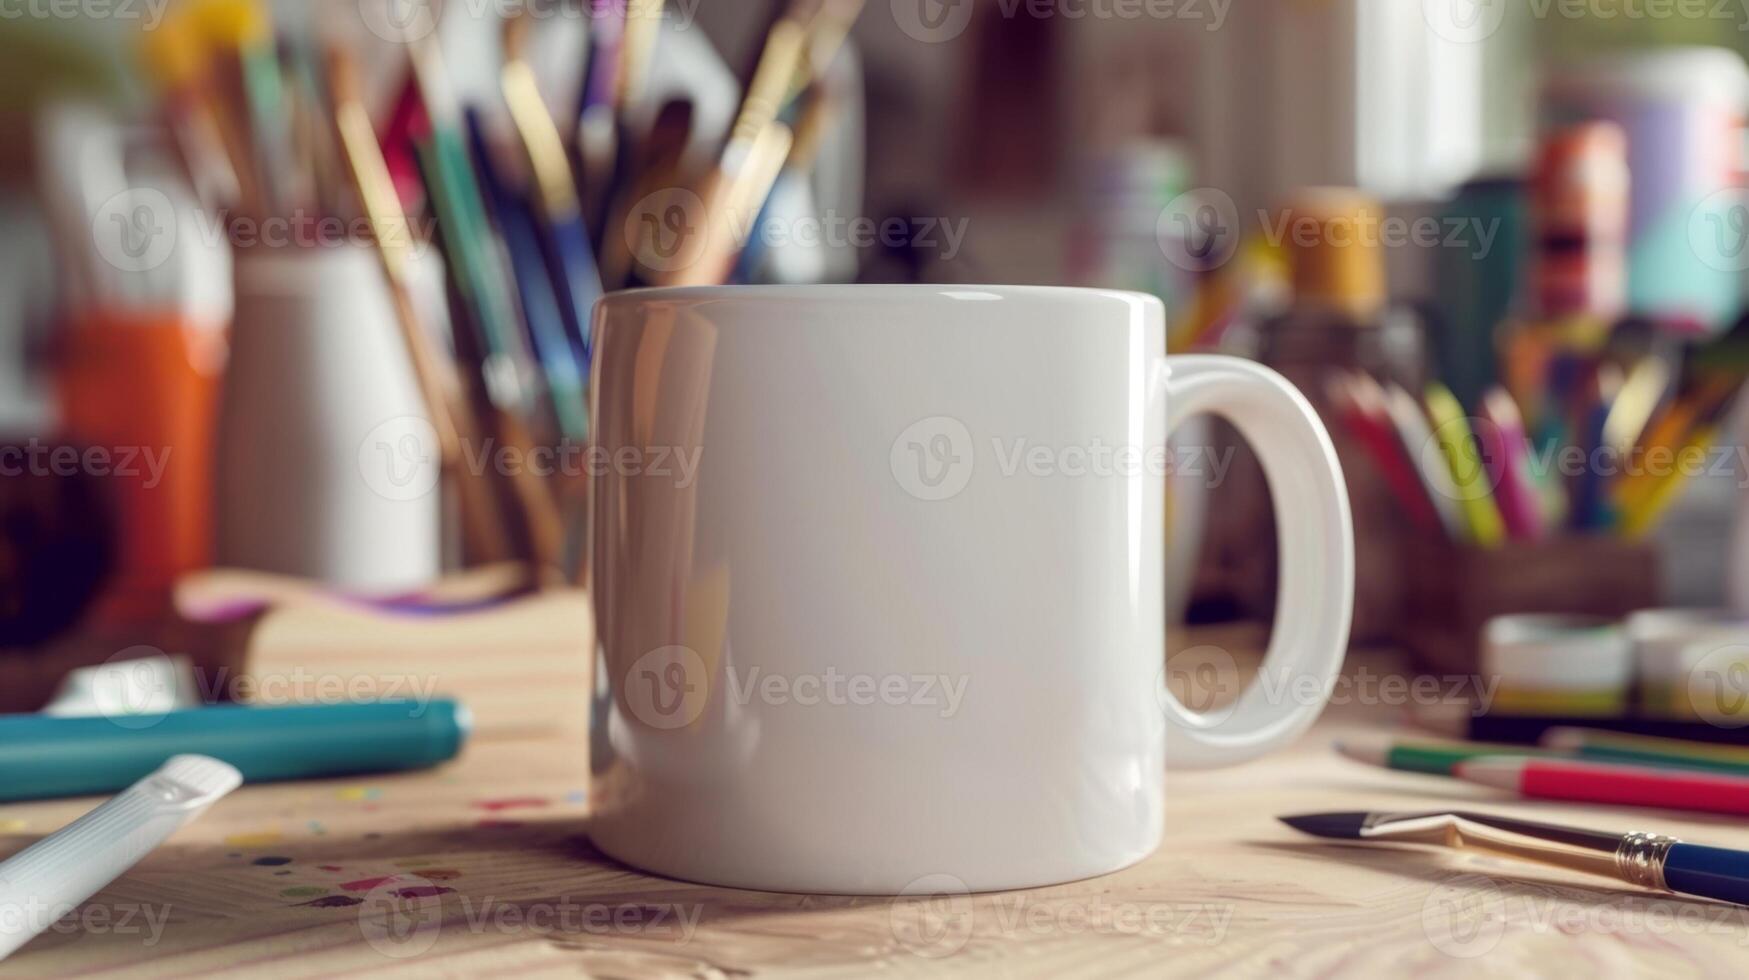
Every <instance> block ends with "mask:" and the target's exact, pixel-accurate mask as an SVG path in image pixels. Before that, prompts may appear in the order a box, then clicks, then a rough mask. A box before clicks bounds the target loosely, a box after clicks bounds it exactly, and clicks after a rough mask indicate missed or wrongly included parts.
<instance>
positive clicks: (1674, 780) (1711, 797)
mask: <svg viewBox="0 0 1749 980" xmlns="http://www.w3.org/2000/svg"><path fill="white" fill-rule="evenodd" d="M1453 775H1455V776H1457V778H1459V779H1462V780H1464V781H1465V782H1472V783H1477V784H1480V785H1483V786H1492V787H1495V788H1497V789H1503V790H1506V791H1508V792H1511V793H1516V794H1518V795H1520V796H1524V797H1527V798H1530V799H1539V800H1565V801H1568V802H1574V803H1607V804H1613V805H1617V806H1649V807H1662V808H1665V809H1672V810H1693V811H1696V812H1700V813H1726V814H1732V815H1736V816H1745V815H1749V777H1745V776H1733V775H1727V774H1724V773H1714V772H1698V771H1683V770H1673V769H1655V768H1652V767H1649V766H1636V765H1627V764H1623V763H1607V762H1589V761H1585V762H1579V761H1574V760H1571V759H1544V758H1532V757H1511V756H1491V757H1484V758H1480V759H1471V760H1467V761H1465V762H1460V763H1458V765H1457V767H1456V768H1455V769H1454V770H1453Z"/></svg>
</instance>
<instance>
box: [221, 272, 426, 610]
mask: <svg viewBox="0 0 1749 980" xmlns="http://www.w3.org/2000/svg"><path fill="white" fill-rule="evenodd" d="M218 488H219V495H218V514H217V544H218V560H219V562H220V564H221V565H224V566H227V567H232V568H242V569H252V570H256V571H265V572H276V573H279V574H282V575H294V576H300V577H305V578H310V579H314V580H316V581H320V582H326V583H329V584H335V585H346V586H351V587H356V588H363V589H383V590H391V589H402V588H409V587H412V586H416V585H422V584H424V583H426V582H429V581H431V580H433V579H435V578H437V577H438V576H439V575H440V574H441V573H442V569H443V564H442V559H443V547H442V511H441V505H440V497H439V494H440V488H439V486H438V461H437V447H436V436H435V434H434V431H433V429H432V426H431V422H430V418H429V415H428V414H427V412H426V408H425V404H424V400H423V398H422V397H421V394H420V390H419V387H418V385H417V384H416V382H415V380H414V376H413V367H412V362H411V360H410V358H409V356H408V354H407V350H406V347H405V345H404V344H403V342H402V340H401V337H400V334H399V333H398V330H397V327H396V319H395V310H394V306H393V303H392V301H391V298H390V295H389V290H388V285H387V283H386V282H385V280H384V278H383V273H382V270H381V268H380V267H379V266H378V262H377V258H376V256H375V255H374V254H372V252H371V250H370V249H369V248H368V247H367V246H364V245H360V244H355V243H346V244H335V243H330V244H326V245H308V246H294V247H283V248H268V247H258V248H254V249H244V250H240V251H239V252H238V255H237V315H236V327H235V331H234V338H233V341H232V354H231V367H230V371H229V373H228V374H227V376H226V379H225V388H224V413H223V415H222V416H221V422H220V426H219V442H218Z"/></svg>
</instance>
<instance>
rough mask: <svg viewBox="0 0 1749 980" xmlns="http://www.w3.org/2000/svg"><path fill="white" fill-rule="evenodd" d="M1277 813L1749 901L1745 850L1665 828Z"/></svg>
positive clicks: (1309, 825) (1370, 834)
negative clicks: (1616, 830) (1624, 830)
mask: <svg viewBox="0 0 1749 980" xmlns="http://www.w3.org/2000/svg"><path fill="white" fill-rule="evenodd" d="M1277 819H1278V820H1280V821H1281V822H1282V823H1285V824H1287V825H1288V826H1289V827H1292V828H1294V829H1295V830H1298V831H1300V832H1302V833H1306V834H1311V835H1312V836H1314V837H1324V838H1329V839H1331V840H1353V841H1367V842H1384V843H1396V844H1432V845H1435V846H1439V847H1448V848H1451V849H1453V850H1460V851H1470V852H1475V853H1481V854H1489V855H1494V856H1498V857H1506V858H1514V859H1517V860H1521V861H1532V862H1536V863H1538V864H1546V865H1551V866H1553V867H1557V868H1564V869H1566V870H1568V871H1578V872H1582V873H1585V874H1592V875H1598V876H1601V877H1605V878H1611V879H1614V880H1617V881H1624V882H1627V883H1628V884H1631V885H1638V886H1640V887H1642V888H1650V889H1652V890H1654V891H1661V892H1668V893H1672V894H1678V895H1691V896H1694V897H1696V898H1707V899H1713V900H1715V901H1721V902H1732V903H1735V904H1738V905H1744V904H1749V852H1744V851H1732V850H1727V849H1725V848H1720V847H1706V846H1704V845H1700V844H1688V843H1684V842H1682V841H1680V840H1677V839H1676V838H1674V837H1666V836H1664V835H1663V834H1648V833H1641V832H1638V831H1636V832H1634V833H1629V834H1609V833H1603V832H1600V831H1594V830H1581V829H1577V828H1573V827H1560V826H1556V825H1554V824H1544V823H1533V822H1531V821H1528V820H1512V819H1508V818H1505V817H1496V816H1491V815H1489V814H1485V813H1473V812H1467V811H1451V812H1435V813H1307V814H1301V815H1299V816H1292V817H1278V818H1277Z"/></svg>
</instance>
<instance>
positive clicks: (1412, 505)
mask: <svg viewBox="0 0 1749 980" xmlns="http://www.w3.org/2000/svg"><path fill="white" fill-rule="evenodd" d="M1327 397H1328V399H1329V402H1330V405H1331V406H1332V408H1333V409H1334V410H1335V412H1336V414H1337V416H1338V418H1340V419H1341V421H1342V422H1343V424H1344V425H1345V426H1346V427H1347V429H1348V430H1349V431H1350V432H1351V433H1353V434H1354V436H1355V438H1356V439H1357V440H1358V441H1359V442H1360V444H1361V445H1362V446H1364V447H1365V448H1366V450H1367V453H1368V455H1369V457H1370V458H1371V460H1372V462H1373V465H1374V466H1376V467H1377V468H1378V470H1379V473H1380V474H1381V475H1382V476H1383V477H1384V479H1385V482H1387V483H1388V484H1390V487H1391V492H1392V493H1393V494H1395V495H1396V499H1397V502H1398V504H1399V506H1401V507H1402V509H1403V512H1404V513H1405V514H1407V515H1408V516H1409V519H1410V521H1411V522H1412V523H1413V524H1414V525H1415V526H1416V528H1417V529H1419V530H1421V531H1425V532H1429V533H1433V534H1440V533H1443V532H1444V525H1443V524H1442V523H1441V520H1440V516H1439V512H1438V510H1437V509H1435V508H1434V506H1433V504H1432V503H1431V502H1430V501H1429V500H1428V497H1427V486H1426V484H1425V483H1424V482H1423V481H1422V479H1421V474H1420V471H1419V470H1418V469H1417V467H1416V464H1415V461H1414V460H1413V459H1411V458H1410V457H1409V454H1408V452H1407V450H1406V449H1405V448H1404V446H1403V443H1402V440H1401V439H1400V438H1399V437H1398V435H1397V430H1396V428H1395V426H1394V425H1393V424H1392V422H1391V417H1390V412H1389V410H1388V409H1387V408H1386V407H1385V394H1384V390H1383V389H1381V388H1380V387H1379V385H1378V382H1376V381H1374V380H1373V379H1372V377H1371V376H1370V375H1366V374H1361V373H1359V372H1356V373H1354V374H1347V375H1336V376H1333V377H1332V378H1331V379H1330V390H1329V392H1328V395H1327Z"/></svg>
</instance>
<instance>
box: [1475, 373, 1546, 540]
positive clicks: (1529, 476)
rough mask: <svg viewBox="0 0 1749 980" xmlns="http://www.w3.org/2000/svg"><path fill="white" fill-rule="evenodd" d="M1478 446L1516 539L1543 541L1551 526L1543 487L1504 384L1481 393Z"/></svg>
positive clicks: (1477, 434) (1496, 497) (1521, 423)
mask: <svg viewBox="0 0 1749 980" xmlns="http://www.w3.org/2000/svg"><path fill="white" fill-rule="evenodd" d="M1476 443H1477V449H1478V450H1479V451H1480V452H1481V454H1482V461H1483V462H1484V463H1485V464H1486V465H1487V467H1488V472H1489V475H1490V476H1491V477H1492V479H1493V481H1494V498H1495V501H1496V502H1497V503H1498V504H1499V506H1500V517H1501V519H1502V520H1504V521H1505V522H1506V530H1507V533H1508V534H1510V535H1511V536H1512V539H1513V540H1514V541H1540V540H1542V538H1543V537H1544V536H1545V535H1546V534H1547V532H1548V528H1547V525H1546V523H1545V522H1544V518H1543V505H1542V499H1541V494H1540V491H1539V490H1538V488H1537V485H1536V482H1535V476H1534V475H1533V473H1532V472H1531V464H1532V460H1531V455H1530V440H1529V439H1528V438H1527V437H1526V436H1525V432H1524V419H1523V418H1522V417H1520V415H1519V414H1518V405H1517V404H1516V403H1514V402H1513V400H1512V396H1511V395H1510V394H1508V393H1507V392H1506V389H1504V388H1494V389H1492V390H1490V391H1489V392H1488V393H1487V394H1485V395H1483V396H1482V424H1481V425H1479V426H1477V431H1476Z"/></svg>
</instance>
